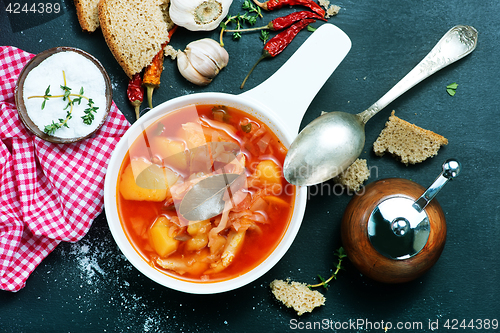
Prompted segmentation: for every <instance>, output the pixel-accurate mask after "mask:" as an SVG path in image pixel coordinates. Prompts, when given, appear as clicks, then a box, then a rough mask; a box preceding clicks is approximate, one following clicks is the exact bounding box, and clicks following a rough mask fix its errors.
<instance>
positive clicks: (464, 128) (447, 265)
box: [0, 0, 500, 332]
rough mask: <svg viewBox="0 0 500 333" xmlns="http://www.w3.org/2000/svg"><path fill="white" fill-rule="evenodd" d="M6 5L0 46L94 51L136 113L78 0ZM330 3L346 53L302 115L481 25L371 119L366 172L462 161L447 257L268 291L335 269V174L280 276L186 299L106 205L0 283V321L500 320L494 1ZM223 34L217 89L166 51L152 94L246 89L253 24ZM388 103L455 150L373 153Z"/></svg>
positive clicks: (183, 39) (499, 33) (381, 174)
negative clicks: (420, 271) (82, 233)
mask: <svg viewBox="0 0 500 333" xmlns="http://www.w3.org/2000/svg"><path fill="white" fill-rule="evenodd" d="M23 1H24V0H22V1H20V3H21V4H23V3H25V2H26V1H24V2H23ZM44 2H45V3H47V1H44ZM55 2H57V1H54V2H52V3H55ZM242 2H243V1H242V0H236V1H234V4H233V7H232V10H231V13H236V12H238V11H241V10H240V6H241V3H242ZM9 3H14V1H10V0H3V3H2V4H1V7H0V44H1V45H13V46H17V47H19V48H21V49H24V50H26V51H29V52H32V53H37V52H41V51H43V50H45V49H48V48H51V47H55V46H62V45H65V46H75V47H78V48H81V49H83V50H86V51H88V52H90V53H91V54H93V55H94V56H96V57H97V58H98V59H99V60H100V61H101V62H102V63H103V65H104V66H105V68H106V69H107V71H108V73H109V74H110V77H111V80H112V84H113V90H114V100H115V102H116V104H117V105H118V107H119V108H120V109H121V110H122V112H123V113H124V114H125V116H126V117H127V118H128V119H129V120H130V121H133V119H134V118H133V110H132V108H131V107H130V106H129V105H128V103H127V101H126V95H125V89H126V84H127V79H126V76H125V75H124V73H123V71H122V70H121V68H120V67H119V66H118V64H117V62H116V61H115V60H114V58H113V56H112V55H111V53H110V52H109V50H108V48H107V46H106V44H105V42H104V39H103V38H102V35H101V33H100V32H97V33H94V34H92V35H89V34H87V33H83V32H81V29H80V27H79V25H78V21H77V19H76V14H75V9H74V5H73V3H72V1H69V0H65V1H60V2H59V3H60V4H61V6H62V12H61V13H60V15H52V16H50V17H48V16H43V15H38V14H32V15H31V14H30V15H25V16H21V15H19V16H16V15H14V14H10V15H7V14H8V13H7V12H6V9H5V8H6V7H7V5H8V4H9ZM27 3H29V4H31V3H33V1H31V2H30V1H27ZM336 4H338V5H340V6H341V7H342V10H341V12H340V14H339V15H338V16H337V17H333V18H331V19H330V21H329V22H330V23H333V24H336V25H337V26H338V27H340V28H341V29H343V30H344V31H345V32H346V33H347V34H348V35H349V37H350V38H351V40H352V49H351V51H350V53H349V54H348V55H347V57H346V59H345V60H344V61H343V62H342V64H341V65H340V66H339V67H338V69H337V70H336V71H335V73H334V74H333V75H332V76H331V77H330V79H329V80H328V81H327V82H326V84H325V86H324V87H323V88H322V89H321V91H320V92H319V93H318V95H317V97H316V98H315V99H314V101H313V102H312V104H311V106H310V107H309V109H308V110H307V112H306V115H305V117H304V119H303V122H302V126H304V124H307V123H308V122H310V121H311V120H313V119H314V118H315V117H316V116H317V115H318V114H319V113H320V111H322V110H325V111H334V110H342V111H347V112H351V113H357V112H360V111H362V110H364V109H365V108H366V107H368V106H369V105H371V104H372V103H373V102H375V101H376V100H377V99H378V98H379V97H380V96H382V95H383V94H384V93H385V92H386V91H388V90H389V89H390V88H391V87H392V86H393V85H394V84H395V83H396V82H397V81H398V80H399V79H400V78H402V77H403V76H404V75H405V74H406V73H407V72H408V71H409V70H410V69H411V68H412V67H413V66H414V65H416V64H417V63H418V62H419V61H420V60H421V59H422V58H423V57H424V56H425V55H426V54H427V52H428V51H430V49H431V48H432V46H433V45H434V44H435V43H436V42H437V41H438V40H439V39H440V38H441V36H442V35H443V34H444V33H445V32H446V31H447V30H448V29H449V28H451V27H452V26H454V25H457V24H467V25H472V26H474V27H475V28H476V29H477V30H478V31H479V44H478V46H477V49H476V50H475V51H474V52H473V53H472V54H471V55H469V56H468V57H467V58H464V59H462V60H461V61H460V62H458V63H456V64H453V65H451V66H449V67H447V68H445V69H444V70H442V71H440V72H438V73H437V74H435V75H434V76H433V77H431V78H429V79H427V80H426V81H424V82H422V83H420V84H419V85H417V86H416V87H414V88H413V89H412V90H411V91H409V92H407V93H406V94H405V95H403V96H402V97H400V98H399V99H398V100H396V101H395V102H393V103H392V104H391V105H389V106H388V107H387V109H386V110H383V111H382V112H381V113H380V114H379V115H377V116H376V117H374V118H373V119H372V120H370V122H369V123H368V124H367V127H366V136H367V138H366V141H367V144H366V148H365V150H364V151H363V153H362V157H363V158H366V159H367V160H368V164H369V166H370V167H371V169H372V177H371V178H370V180H369V181H368V182H372V181H375V180H377V179H382V178H387V177H401V178H407V179H412V180H413V181H415V182H417V183H419V184H421V185H423V186H428V185H429V184H430V183H431V182H432V181H433V180H434V179H435V177H436V176H437V175H438V173H439V172H440V170H441V164H442V162H443V161H444V160H445V159H447V158H451V157H454V158H457V159H459V160H460V161H461V162H462V164H463V172H462V174H461V175H460V176H459V178H458V179H457V180H456V181H453V182H452V183H451V184H449V185H447V186H446V188H445V190H444V191H443V192H442V193H440V194H439V197H438V198H439V202H440V204H441V206H442V208H443V210H444V212H445V214H446V219H447V223H448V238H447V243H446V247H445V249H444V252H443V253H442V256H441V258H440V260H439V261H438V262H437V264H436V265H435V266H434V267H433V268H432V269H431V270H430V271H429V272H428V273H426V274H425V275H424V276H422V277H421V278H419V279H417V280H415V281H413V282H410V283H406V284H401V285H383V284H380V283H376V282H373V281H370V280H369V279H367V278H366V277H364V276H362V275H361V274H359V273H358V272H357V271H356V269H355V268H354V267H353V266H352V265H350V264H349V263H347V264H346V270H345V271H343V272H341V274H340V275H339V278H338V279H337V280H336V281H335V282H334V283H332V285H331V287H330V288H329V289H328V290H322V292H323V293H324V294H325V296H326V298H327V301H326V305H325V306H324V307H321V308H319V309H316V310H315V311H314V312H313V313H312V314H306V315H303V316H302V317H297V316H296V315H295V313H294V312H293V311H292V310H290V309H287V308H285V307H284V306H282V305H280V304H278V302H277V301H276V300H275V299H274V298H273V296H272V295H271V293H270V290H269V288H268V284H269V283H270V282H271V281H272V280H274V279H276V278H279V279H287V278H290V279H292V280H296V281H301V282H307V283H311V282H316V280H317V278H316V275H317V274H321V275H323V276H328V275H329V274H330V272H331V269H332V268H333V267H334V264H335V262H334V261H335V257H334V256H333V252H334V250H335V249H337V248H338V247H339V246H341V242H340V220H341V217H342V214H343V211H344V209H345V207H346V205H347V203H348V202H349V200H350V197H349V196H348V195H346V194H345V193H344V194H341V193H339V191H338V189H337V191H333V190H332V189H334V188H333V187H332V184H331V183H325V184H323V185H322V186H314V187H311V188H310V194H311V195H310V199H309V202H308V206H307V210H306V214H305V217H304V221H303V224H302V227H301V229H300V231H299V234H298V236H297V238H296V240H295V242H294V243H293V245H292V247H291V248H290V250H289V251H288V252H287V254H286V255H285V256H284V258H283V259H282V260H281V261H280V262H279V263H278V264H277V265H276V266H275V267H274V268H273V269H272V270H271V271H269V272H268V273H267V274H265V275H264V276H263V277H262V278H260V279H259V280H257V281H255V282H254V283H252V284H250V285H248V286H245V287H242V288H240V289H238V290H235V291H231V292H227V293H224V294H218V295H209V296H202V295H188V294H184V293H180V292H176V291H173V290H169V289H167V288H164V287H162V286H160V285H158V284H156V283H154V282H152V281H150V280H149V279H148V278H146V277H145V276H143V275H142V274H141V273H139V272H138V271H137V270H136V269H135V268H134V267H132V266H131V264H129V263H128V262H127V260H126V259H125V258H124V256H123V255H122V254H121V252H120V250H119V249H118V248H117V246H116V245H115V243H114V240H113V238H112V236H111V234H110V232H109V229H108V226H107V223H106V219H105V215H104V213H103V214H101V215H100V216H99V217H98V218H97V219H96V221H95V222H94V224H93V226H92V228H91V229H90V231H89V233H88V235H87V236H86V237H85V238H84V239H82V240H81V241H80V242H78V243H75V244H66V243H64V244H61V245H60V246H58V247H57V248H56V249H55V251H54V252H53V253H52V254H50V255H49V256H48V257H47V258H46V259H45V260H44V261H43V262H42V263H41V264H40V266H39V267H38V268H37V269H36V270H35V272H34V273H33V274H32V276H31V277H30V278H29V279H28V281H27V285H26V287H25V288H24V289H22V290H21V291H19V292H17V293H10V292H3V291H2V292H0V331H2V332H262V331H277V332H285V331H300V330H302V331H304V330H307V328H309V327H314V325H316V326H315V327H316V328H317V330H320V329H325V330H330V331H334V330H335V327H337V328H339V329H337V331H338V332H341V331H345V332H371V331H373V332H376V331H383V329H382V328H383V325H381V323H382V321H383V322H384V323H387V322H390V323H391V324H392V325H393V331H404V330H397V329H396V324H397V323H398V322H401V323H407V325H409V326H408V327H410V326H413V327H414V328H418V325H419V323H422V327H423V329H421V330H418V331H431V329H430V326H429V324H430V323H432V324H433V325H435V324H438V325H439V326H438V331H447V330H448V329H447V328H446V327H445V323H446V322H448V323H449V324H450V325H452V324H454V323H455V320H457V322H458V324H457V326H456V327H457V328H458V329H459V331H464V332H466V331H467V332H472V329H471V328H467V329H463V328H461V327H460V326H459V324H460V323H461V322H462V321H463V320H465V321H466V324H469V323H470V321H471V320H474V321H473V323H474V324H479V322H480V320H482V321H483V323H486V320H490V321H491V320H493V319H496V320H499V319H500V307H499V305H498V304H499V302H498V298H499V296H500V287H499V286H500V283H499V282H500V281H499V277H498V275H499V268H498V267H499V264H500V260H499V255H500V250H499V246H498V245H499V236H500V220H499V216H500V214H499V211H500V210H499V203H498V202H499V201H498V200H499V198H500V191H499V187H498V179H499V176H498V172H499V167H498V166H499V165H500V157H499V156H500V148H499V143H500V140H499V134H498V127H499V122H500V121H499V112H500V110H499V106H498V102H499V101H500V94H499V88H498V77H499V74H500V69H499V66H498V59H499V54H500V20H499V16H498V13H499V12H500V2H498V1H497V0H481V1H462V0H457V1H444V0H435V1H426V2H418V1H410V0H398V1H394V0H390V1H374V0H365V1H339V2H336ZM290 11H292V9H290V8H284V9H282V10H281V11H280V12H279V13H267V14H266V15H265V18H266V19H265V20H263V21H262V22H265V23H267V21H268V20H271V19H272V18H274V17H277V16H281V15H284V14H287V13H288V12H290ZM217 35H218V31H216V32H208V33H198V34H195V35H194V34H192V33H188V32H187V31H185V30H182V29H179V30H178V32H177V33H176V35H175V37H174V38H173V40H172V45H173V46H174V47H175V48H184V46H185V45H186V44H187V43H188V42H189V41H191V40H194V39H198V38H201V37H206V36H208V37H213V38H217ZM307 35H308V33H307V32H303V33H301V34H300V35H299V36H298V37H297V39H296V40H295V41H294V42H293V44H292V45H290V47H289V48H287V49H286V50H285V51H284V52H283V53H282V54H281V55H279V56H278V57H277V58H275V59H272V60H269V61H264V62H262V63H261V64H260V66H259V67H258V70H257V71H256V72H255V73H254V75H253V76H252V78H251V79H250V80H249V81H248V83H247V87H246V89H250V88H252V87H254V86H256V85H258V84H259V83H260V82H262V81H263V80H264V79H266V78H267V77H268V76H269V74H270V73H272V72H274V71H275V70H276V69H277V68H279V67H280V66H281V64H283V63H284V62H285V61H286V59H287V58H288V57H289V56H290V55H291V54H292V53H293V51H294V50H295V49H296V48H297V47H298V46H299V45H300V44H301V42H302V41H303V40H305V38H306V37H307ZM225 41H226V47H227V50H228V52H229V53H230V57H231V60H230V63H229V66H228V67H227V68H226V69H224V70H223V71H222V72H221V74H220V75H219V76H218V77H217V79H216V80H215V81H214V82H213V83H212V84H211V85H209V86H208V87H204V88H200V87H197V86H194V85H192V84H190V83H188V82H187V81H185V80H184V79H183V78H182V77H181V76H180V75H179V73H178V71H177V69H176V68H175V66H173V63H170V60H167V61H166V64H165V65H166V69H165V71H164V74H163V78H162V86H161V88H160V89H159V90H158V91H157V92H156V93H155V101H156V102H162V101H164V100H167V99H170V98H173V97H176V96H180V95H185V94H191V93H196V92H202V91H221V92H227V93H233V94H238V93H240V89H239V84H240V82H241V80H242V79H243V77H244V75H245V73H246V71H247V70H248V69H249V68H250V66H251V65H252V64H253V63H254V61H255V60H257V59H258V57H259V56H260V54H261V50H262V43H261V42H260V41H259V40H258V38H257V35H245V36H244V38H243V39H242V40H240V41H231V39H230V38H228V37H226V39H225ZM311 61H314V59H311ZM452 82H457V83H458V84H459V86H458V89H457V93H456V95H455V96H454V97H450V96H448V94H447V93H446V89H445V87H446V85H448V84H449V83H452ZM391 110H396V113H397V115H398V116H400V117H401V118H403V119H405V120H408V121H410V122H413V123H416V124H417V125H419V126H421V127H423V128H427V129H430V130H433V131H435V132H437V133H439V134H442V135H444V136H445V137H447V138H448V139H449V145H448V146H446V147H444V148H442V149H441V151H440V152H439V155H438V156H437V157H436V158H433V159H430V160H427V161H425V162H424V163H421V164H419V165H415V166H408V167H407V166H404V165H403V164H401V163H399V162H396V161H395V160H393V159H392V158H391V157H389V156H384V157H376V156H375V155H374V154H373V153H372V151H371V144H372V143H373V141H374V140H375V139H376V137H377V136H378V134H379V133H380V131H381V130H382V128H383V126H384V123H385V121H386V120H387V118H388V116H389V115H390V112H391ZM351 323H352V324H354V323H357V324H360V326H358V327H356V325H350V324H351ZM361 324H362V325H361ZM370 324H371V326H370ZM414 325H417V326H414ZM431 326H432V325H431ZM301 328H303V329H301ZM432 328H435V326H433V327H432ZM450 328H451V327H450ZM476 328H477V326H476ZM484 328H486V325H483V330H476V331H484V332H487V331H493V329H492V326H490V329H489V330H486V329H484ZM407 331H417V329H412V330H407ZM434 331H435V330H434Z"/></svg>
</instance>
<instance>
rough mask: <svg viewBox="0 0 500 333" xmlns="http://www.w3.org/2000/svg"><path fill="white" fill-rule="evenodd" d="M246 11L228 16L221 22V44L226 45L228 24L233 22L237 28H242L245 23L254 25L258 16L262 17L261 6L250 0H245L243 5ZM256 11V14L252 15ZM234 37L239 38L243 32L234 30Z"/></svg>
mask: <svg viewBox="0 0 500 333" xmlns="http://www.w3.org/2000/svg"><path fill="white" fill-rule="evenodd" d="M241 8H243V10H245V12H244V13H243V14H237V15H233V16H230V15H228V16H227V19H226V20H225V21H223V22H221V23H220V27H221V31H220V46H222V47H224V41H223V36H224V31H225V30H228V29H227V26H228V25H229V24H231V23H235V24H236V29H235V30H240V29H241V27H242V25H243V24H248V25H251V26H252V25H254V24H255V23H256V22H257V18H258V17H262V12H261V9H260V7H258V6H256V5H254V3H253V2H252V1H250V0H245V2H244V3H243V5H242V7H241ZM252 13H255V15H252ZM232 36H233V39H234V40H238V39H240V38H241V33H240V32H238V31H235V32H233V35H232Z"/></svg>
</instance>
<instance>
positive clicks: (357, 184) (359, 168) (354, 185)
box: [333, 158, 370, 192]
mask: <svg viewBox="0 0 500 333" xmlns="http://www.w3.org/2000/svg"><path fill="white" fill-rule="evenodd" d="M368 177H370V170H368V165H367V164H366V160H365V159H359V158H358V159H357V160H356V161H354V163H353V164H351V165H350V166H349V167H348V168H347V169H346V170H344V172H342V173H341V174H340V175H338V176H337V177H335V178H334V179H333V180H334V181H335V182H336V183H338V184H341V185H342V186H344V187H346V188H348V189H350V190H351V191H354V192H357V191H359V189H360V188H361V185H363V183H364V182H365V180H367V179H368Z"/></svg>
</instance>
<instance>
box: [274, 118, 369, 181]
mask: <svg viewBox="0 0 500 333" xmlns="http://www.w3.org/2000/svg"><path fill="white" fill-rule="evenodd" d="M299 136H300V141H299V140H295V141H294V143H292V145H291V147H290V150H289V152H288V154H287V156H286V159H285V163H284V165H283V173H284V176H285V178H286V180H288V181H289V182H290V183H292V184H300V185H313V184H317V183H321V182H323V181H324V180H327V179H330V178H333V177H335V176H336V175H338V174H339V173H341V172H342V170H345V169H347V168H348V167H349V166H350V165H351V164H352V163H353V162H354V161H355V160H356V158H357V157H358V156H359V155H360V154H361V151H362V150H363V147H364V146H365V124H364V123H363V122H362V120H361V118H360V117H359V116H358V115H353V114H350V113H346V112H338V111H335V112H328V113H325V114H323V115H321V116H320V117H318V118H316V119H314V120H313V121H312V122H311V123H309V124H308V125H307V126H306V127H305V128H304V129H303V130H302V131H301V132H300V134H299ZM332 161H336V163H335V164H333V165H332ZM304 180H306V183H303V182H304Z"/></svg>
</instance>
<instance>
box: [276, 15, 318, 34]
mask: <svg viewBox="0 0 500 333" xmlns="http://www.w3.org/2000/svg"><path fill="white" fill-rule="evenodd" d="M310 18H311V19H316V20H322V21H326V19H325V18H324V17H323V16H321V15H320V14H318V13H313V12H310V11H307V10H303V11H300V12H295V13H291V14H288V15H287V16H282V17H278V18H275V19H274V20H272V21H271V22H270V23H269V29H271V30H274V31H277V30H283V29H285V28H288V27H289V26H291V25H292V24H294V23H295V22H297V21H300V20H304V19H310Z"/></svg>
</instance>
